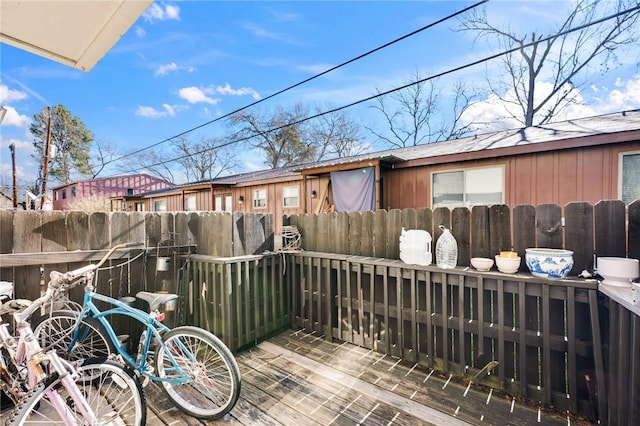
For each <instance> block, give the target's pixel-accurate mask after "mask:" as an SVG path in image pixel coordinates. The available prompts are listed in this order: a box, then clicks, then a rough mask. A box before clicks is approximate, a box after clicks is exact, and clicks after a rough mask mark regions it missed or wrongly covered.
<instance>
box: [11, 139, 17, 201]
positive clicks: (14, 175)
mask: <svg viewBox="0 0 640 426" xmlns="http://www.w3.org/2000/svg"><path fill="white" fill-rule="evenodd" d="M9 151H11V163H12V166H13V208H14V209H17V208H18V185H17V183H16V144H14V143H12V144H11V145H9Z"/></svg>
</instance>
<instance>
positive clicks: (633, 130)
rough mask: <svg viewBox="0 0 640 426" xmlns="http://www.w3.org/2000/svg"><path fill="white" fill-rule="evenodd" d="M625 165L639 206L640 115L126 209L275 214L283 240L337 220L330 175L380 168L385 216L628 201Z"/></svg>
mask: <svg viewBox="0 0 640 426" xmlns="http://www.w3.org/2000/svg"><path fill="white" fill-rule="evenodd" d="M623 156H625V158H626V159H630V160H632V161H630V162H629V163H628V164H627V163H625V164H627V166H625V167H626V169H625V173H627V174H626V175H625V176H628V177H627V178H626V179H627V180H628V179H631V182H630V183H631V184H632V187H631V188H627V192H629V191H630V192H629V193H632V194H634V196H637V195H638V194H640V111H638V110H635V111H626V112H621V113H615V114H608V115H603V116H597V117H590V118H584V119H578V120H571V121H566V122H560V123H553V124H548V125H545V126H535V127H530V128H526V129H515V130H505V131H501V132H494V133H489V134H484V135H476V136H471V137H467V138H462V139H458V140H451V141H445V142H438V143H432V144H427V145H420V146H416V147H409V148H401V149H395V150H387V151H380V152H375V153H369V154H362V155H358V156H354V157H348V158H339V159H332V160H327V161H318V162H315V163H308V164H303V165H299V166H291V167H285V168H281V169H275V170H264V171H258V172H251V173H244V174H239V175H235V176H228V177H223V178H217V179H213V180H211V181H207V182H197V183H190V184H185V185H181V186H180V187H178V188H174V189H171V190H164V191H155V192H153V193H148V194H143V195H142V196H140V197H137V198H135V200H134V199H131V197H127V198H129V199H128V201H127V202H128V203H130V202H145V203H147V204H146V210H150V211H153V210H155V209H157V208H155V207H158V206H157V205H156V206H155V207H154V203H156V204H162V203H163V200H164V205H165V206H166V209H167V210H174V211H179V210H218V211H231V212H234V211H242V212H255V213H271V214H273V215H274V219H275V221H276V231H278V230H279V229H280V226H281V224H282V217H283V215H287V214H299V213H316V212H319V211H331V208H332V204H333V194H332V189H331V185H330V174H331V172H337V171H345V170H356V169H360V168H365V167H373V168H374V169H375V200H376V202H375V205H376V206H377V207H378V208H385V209H404V208H420V207H429V208H435V207H438V206H449V207H457V206H468V207H471V206H473V205H475V204H507V205H510V206H515V205H522V204H531V205H538V204H546V203H555V204H559V205H564V204H566V203H568V202H572V201H586V202H589V203H596V202H598V201H600V200H603V199H623V194H622V182H621V180H622V166H621V164H622V159H623ZM635 165H638V167H636V169H638V170H639V171H638V172H637V173H636V172H634V171H633V168H634V167H635ZM629 171H631V174H629V173H628V172H629ZM194 194H195V195H194ZM194 196H195V199H194V201H192V202H190V203H187V202H186V201H185V200H186V198H187V197H192V198H193V197H194ZM296 198H297V200H296ZM285 199H287V200H285ZM193 203H195V205H194V204H193ZM187 207H189V208H187Z"/></svg>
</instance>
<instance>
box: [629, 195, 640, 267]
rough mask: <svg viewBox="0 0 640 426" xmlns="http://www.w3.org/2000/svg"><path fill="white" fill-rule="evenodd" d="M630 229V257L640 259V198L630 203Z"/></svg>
mask: <svg viewBox="0 0 640 426" xmlns="http://www.w3.org/2000/svg"><path fill="white" fill-rule="evenodd" d="M628 219H629V231H628V238H627V244H628V247H629V257H632V258H634V259H640V200H636V201H634V202H633V203H631V204H630V205H629V214H628Z"/></svg>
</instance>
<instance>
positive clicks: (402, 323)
mask: <svg viewBox="0 0 640 426" xmlns="http://www.w3.org/2000/svg"><path fill="white" fill-rule="evenodd" d="M288 259H289V260H288V261H289V264H288V266H287V271H288V272H287V282H288V285H289V286H290V287H291V288H292V296H291V297H292V299H291V300H292V314H291V321H292V323H291V324H292V327H293V328H294V329H296V328H306V329H309V330H314V331H316V332H317V333H318V334H319V335H324V336H325V337H326V338H328V339H331V338H338V339H342V340H345V341H347V342H351V343H354V344H357V345H360V346H364V347H367V348H370V349H373V350H376V351H379V352H381V353H388V354H391V355H394V356H397V357H401V358H404V359H408V360H412V361H415V362H418V363H420V364H424V365H426V366H429V367H433V368H435V369H437V370H439V371H442V372H445V373H450V374H454V375H455V376H457V377H466V378H468V379H471V380H474V381H477V380H476V379H474V378H473V376H474V375H476V374H477V373H479V372H481V371H483V369H484V368H489V367H487V365H489V366H491V365H493V364H490V363H492V362H493V361H496V362H497V363H498V364H497V366H496V367H495V368H494V369H493V371H492V372H490V375H489V376H488V377H487V378H485V380H484V381H483V383H485V384H487V385H490V386H491V387H494V388H499V389H503V390H505V391H507V392H508V393H509V394H511V395H519V396H522V397H524V398H527V399H529V400H531V401H540V403H541V404H546V405H552V406H554V407H556V408H559V409H564V410H571V411H572V412H574V413H579V414H581V415H584V416H586V417H589V418H596V416H597V413H598V412H600V413H604V412H606V406H605V404H604V401H603V400H602V399H598V398H597V396H598V395H597V392H598V388H597V387H596V385H597V386H600V385H601V384H604V373H603V354H602V347H601V344H600V329H599V321H598V301H597V283H596V282H595V281H574V280H560V281H550V280H542V279H538V278H535V277H532V276H531V275H528V274H517V275H506V274H501V273H478V272H475V271H471V270H468V268H467V269H464V268H456V269H454V270H444V269H440V268H437V267H433V266H427V267H416V266H415V265H406V264H403V263H402V262H400V261H391V260H385V259H376V258H369V257H361V256H347V255H330V254H327V253H313V252H301V253H293V254H291V255H289V256H288ZM603 386H604V385H603ZM596 400H597V401H598V405H594V404H595V403H594V402H593V401H596Z"/></svg>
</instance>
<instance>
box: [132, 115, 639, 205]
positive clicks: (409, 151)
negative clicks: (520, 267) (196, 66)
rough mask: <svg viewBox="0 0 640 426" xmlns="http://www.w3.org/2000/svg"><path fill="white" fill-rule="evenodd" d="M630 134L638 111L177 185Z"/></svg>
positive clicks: (264, 177)
mask: <svg viewBox="0 0 640 426" xmlns="http://www.w3.org/2000/svg"><path fill="white" fill-rule="evenodd" d="M630 131H640V110H631V111H624V112H618V113H614V114H607V115H600V116H596V117H589V118H581V119H576V120H568V121H563V122H558V123H550V124H546V125H544V126H532V127H527V128H521V129H511V130H503V131H498V132H493V133H486V134H480V135H473V136H469V137H465V138H461V139H454V140H448V141H443V142H434V143H430V144H425V145H418V146H412V147H406V148H398V149H390V150H384V151H378V152H371V153H365V154H360V155H355V156H351V157H345V158H334V159H330V160H324V161H315V162H311V163H305V164H299V165H293V166H288V167H282V168H278V169H267V170H259V171H255V172H248V173H242V174H238V175H233V176H225V177H220V178H215V179H211V180H205V181H199V182H190V183H186V184H183V185H179V186H178V187H179V188H185V187H189V186H195V185H198V184H203V183H206V184H213V185H214V186H215V185H229V186H233V185H237V184H240V183H248V182H257V181H264V180H269V179H277V178H283V177H291V176H300V175H301V172H302V171H304V170H309V169H316V168H321V167H331V166H348V165H349V164H352V163H354V164H355V163H362V162H363V161H364V162H366V161H382V162H386V163H389V164H399V163H403V162H406V161H410V160H417V159H424V158H438V157H445V156H448V155H453V154H461V153H472V152H478V153H480V152H484V153H486V152H487V151H491V150H497V149H500V148H514V147H515V148H517V147H530V146H533V145H536V144H542V143H550V144H551V146H550V147H549V149H553V143H554V142H555V143H557V142H560V141H564V140H570V139H577V138H585V137H590V136H599V135H606V134H614V133H615V134H620V133H624V132H630ZM630 138H635V140H640V138H638V135H631V136H630ZM630 140H634V139H630ZM579 143H580V141H579V140H578V144H579ZM577 146H579V145H577ZM442 162H443V163H444V162H446V161H445V160H444V159H443V161H442ZM347 168H348V167H345V169H347ZM175 189H176V188H168V189H163V190H157V191H153V192H152V193H153V194H156V193H163V192H170V191H172V190H175ZM147 194H151V193H147ZM147 194H142V195H147Z"/></svg>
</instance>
